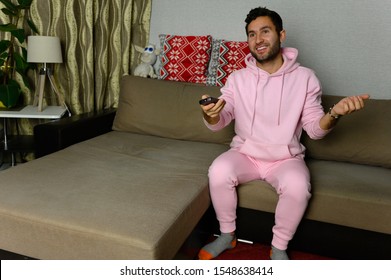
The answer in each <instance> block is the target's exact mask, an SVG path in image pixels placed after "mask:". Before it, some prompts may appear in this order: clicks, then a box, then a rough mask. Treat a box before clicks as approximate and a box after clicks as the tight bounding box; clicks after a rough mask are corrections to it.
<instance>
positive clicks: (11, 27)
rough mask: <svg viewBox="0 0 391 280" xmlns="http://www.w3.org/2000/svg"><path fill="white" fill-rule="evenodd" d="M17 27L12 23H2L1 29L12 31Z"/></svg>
mask: <svg viewBox="0 0 391 280" xmlns="http://www.w3.org/2000/svg"><path fill="white" fill-rule="evenodd" d="M0 1H1V0H0ZM17 29H18V28H17V27H16V26H15V24H12V23H7V24H0V31H4V32H11V31H14V30H17Z"/></svg>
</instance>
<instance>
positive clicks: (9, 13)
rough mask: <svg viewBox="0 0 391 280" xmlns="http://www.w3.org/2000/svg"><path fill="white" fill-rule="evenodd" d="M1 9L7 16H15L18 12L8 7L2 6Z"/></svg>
mask: <svg viewBox="0 0 391 280" xmlns="http://www.w3.org/2000/svg"><path fill="white" fill-rule="evenodd" d="M1 11H2V12H3V13H4V14H6V15H7V16H14V17H16V16H17V15H18V14H17V13H15V12H13V11H11V10H10V9H7V8H2V9H1Z"/></svg>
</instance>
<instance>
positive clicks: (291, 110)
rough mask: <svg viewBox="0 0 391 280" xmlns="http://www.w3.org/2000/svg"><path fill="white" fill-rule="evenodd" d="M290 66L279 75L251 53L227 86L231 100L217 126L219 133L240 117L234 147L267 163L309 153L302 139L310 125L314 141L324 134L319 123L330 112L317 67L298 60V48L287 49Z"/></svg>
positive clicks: (286, 62)
mask: <svg viewBox="0 0 391 280" xmlns="http://www.w3.org/2000/svg"><path fill="white" fill-rule="evenodd" d="M282 55H283V58H284V64H283V65H282V67H281V68H280V69H279V70H278V71H277V72H276V73H273V74H269V73H268V72H266V71H264V70H262V69H260V68H259V67H257V66H256V61H255V59H254V58H253V56H252V55H251V54H248V55H247V56H246V59H245V61H246V65H247V67H246V68H244V69H241V70H238V71H235V72H233V73H232V74H231V75H230V76H229V77H228V79H227V82H226V84H225V86H224V87H223V88H222V89H221V93H222V95H221V96H220V98H223V99H224V100H225V101H226V104H225V107H224V109H223V110H222V111H221V113H220V121H219V122H218V123H217V124H215V125H210V124H208V123H206V121H205V123H206V125H207V126H208V128H209V129H211V130H212V131H217V130H220V129H222V128H223V127H225V126H227V125H228V124H229V123H230V122H231V121H233V120H235V133H236V135H235V136H234V138H233V139H232V142H231V148H234V149H237V150H239V151H240V152H242V153H244V154H246V155H249V156H252V157H254V158H257V159H259V160H265V161H277V160H284V159H288V158H291V157H295V156H298V155H304V151H305V147H304V146H303V145H302V144H301V143H300V137H301V133H302V130H303V129H304V130H305V131H306V132H307V134H308V135H309V136H310V137H311V138H312V139H320V138H323V137H324V136H325V135H326V134H327V133H328V132H329V131H330V130H323V129H321V128H320V126H319V121H320V119H321V118H322V117H323V115H324V111H323V107H322V106H321V94H322V90H321V85H320V83H319V80H318V79H317V77H316V76H315V74H314V72H313V71H312V70H311V69H308V68H305V67H303V66H300V64H299V63H298V62H297V61H296V59H297V56H298V51H297V50H296V49H294V48H282Z"/></svg>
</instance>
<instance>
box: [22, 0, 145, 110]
mask: <svg viewBox="0 0 391 280" xmlns="http://www.w3.org/2000/svg"><path fill="white" fill-rule="evenodd" d="M151 6H152V0H50V1H49V0H46V1H44V0H35V1H34V2H33V4H32V6H31V9H30V12H31V17H32V19H33V22H34V23H35V24H36V26H37V28H38V30H39V32H40V35H49V36H58V37H60V40H61V44H62V48H63V59H64V63H63V64H56V65H53V66H54V71H53V72H54V80H55V81H56V84H57V86H58V88H59V91H60V92H61V93H62V94H63V95H64V97H65V100H66V102H67V104H68V106H69V107H70V109H71V111H72V113H73V114H80V113H84V112H91V111H94V110H99V109H103V108H109V107H116V106H117V105H118V94H119V83H120V78H121V77H122V76H123V75H124V74H129V73H130V72H131V69H133V68H134V67H135V65H137V63H138V61H137V59H138V54H137V53H136V52H135V51H134V48H133V45H139V44H140V45H142V46H144V45H145V44H146V43H147V42H148V40H149V27H150V15H151ZM45 92H50V87H49V89H48V90H46V91H45ZM30 96H31V97H32V95H30Z"/></svg>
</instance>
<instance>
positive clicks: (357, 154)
mask: <svg viewBox="0 0 391 280" xmlns="http://www.w3.org/2000/svg"><path fill="white" fill-rule="evenodd" d="M341 98H342V97H341V96H331V95H323V97H322V104H323V107H324V108H325V111H328V108H330V107H331V106H332V105H333V104H335V103H337V102H338V101H339V100H340V99H341ZM302 142H303V144H304V146H306V148H307V151H306V156H307V157H310V158H315V159H323V160H335V161H345V162H353V163H360V164H367V165H375V166H383V167H387V168H391V100H380V99H369V100H367V101H366V102H365V107H364V108H363V109H362V110H360V111H358V112H354V113H352V114H350V115H348V116H344V117H341V119H340V120H339V121H338V124H337V125H336V127H335V128H334V129H333V131H331V132H330V134H328V135H327V136H326V137H325V138H323V139H321V140H311V139H309V137H308V136H307V135H306V134H305V133H304V134H303V137H302Z"/></svg>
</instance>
